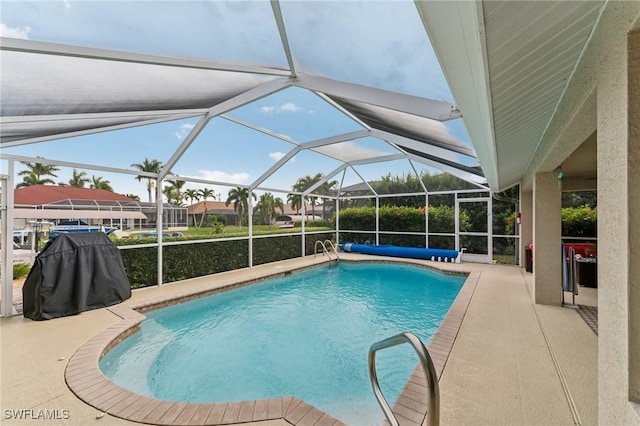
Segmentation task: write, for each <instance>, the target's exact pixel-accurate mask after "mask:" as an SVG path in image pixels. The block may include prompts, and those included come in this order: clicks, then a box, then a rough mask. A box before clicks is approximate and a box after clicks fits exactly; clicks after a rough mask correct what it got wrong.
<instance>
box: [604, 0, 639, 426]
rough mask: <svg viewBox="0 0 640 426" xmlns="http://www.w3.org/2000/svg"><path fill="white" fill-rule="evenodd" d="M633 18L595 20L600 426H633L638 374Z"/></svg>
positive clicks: (634, 8)
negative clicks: (634, 320)
mask: <svg viewBox="0 0 640 426" xmlns="http://www.w3.org/2000/svg"><path fill="white" fill-rule="evenodd" d="M639 14H640V2H610V3H609V5H608V7H607V10H606V11H605V13H604V14H603V16H602V17H601V22H600V25H599V28H598V38H597V41H598V43H597V48H598V68H597V101H598V122H597V126H598V189H599V190H598V328H599V335H598V358H599V362H598V381H599V393H598V408H599V411H598V413H599V414H598V417H599V419H598V420H599V423H600V424H638V423H639V422H640V418H638V414H637V412H636V411H635V410H634V408H633V405H632V404H631V403H630V402H629V399H630V395H631V393H634V392H631V391H632V389H633V387H636V386H637V385H638V383H637V382H634V381H637V374H638V373H637V372H633V373H632V372H631V370H632V369H636V370H637V368H638V366H637V365H635V366H634V365H633V363H632V362H631V358H636V357H637V354H634V356H633V357H630V353H631V352H633V351H636V350H637V348H638V340H637V337H636V338H635V339H634V338H633V337H632V335H631V334H630V333H637V325H632V324H631V321H632V318H634V317H636V318H637V315H638V313H639V312H640V303H638V300H637V292H635V290H637V287H638V282H637V280H638V266H637V264H638V260H637V257H635V258H634V246H636V245H637V238H638V233H640V229H638V218H637V211H638V205H637V203H638V195H637V191H638V186H637V180H636V181H635V182H634V181H633V180H632V179H633V178H634V176H635V178H636V179H637V173H638V168H639V167H640V165H638V161H637V160H636V161H635V164H634V162H633V161H632V159H633V158H634V157H635V158H638V155H639V154H640V151H639V150H640V147H639V146H638V142H637V138H638V136H637V135H635V136H634V135H633V132H634V131H637V126H638V124H637V122H636V123H635V124H631V119H632V115H633V114H637V112H634V111H637V103H638V101H639V100H640V98H639V97H638V93H637V92H638V89H637V88H632V87H631V86H630V83H631V80H629V73H628V71H629V66H630V65H631V66H633V65H632V64H630V62H629V59H630V55H629V54H628V47H631V49H632V50H634V49H635V47H633V46H630V45H629V43H628V40H629V37H628V31H629V30H630V29H631V26H632V24H633V22H634V20H635V19H636V18H637V16H638V15H639ZM634 72H637V70H634ZM634 97H635V99H634ZM634 105H635V106H634ZM634 128H635V129H636V130H634ZM634 212H635V213H634ZM634 241H635V242H634ZM637 249H638V248H637V247H635V250H637ZM635 256H637V251H635ZM633 274H635V276H634V275H633ZM634 292H635V293H636V295H635V296H634ZM633 298H635V300H634V299H633ZM634 346H635V347H634ZM636 362H637V360H636ZM634 376H635V377H636V379H634ZM630 385H631V386H630ZM636 391H637V389H636Z"/></svg>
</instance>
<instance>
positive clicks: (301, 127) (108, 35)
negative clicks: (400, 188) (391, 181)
mask: <svg viewBox="0 0 640 426" xmlns="http://www.w3.org/2000/svg"><path fill="white" fill-rule="evenodd" d="M281 7H282V11H283V15H284V20H285V23H286V25H287V34H288V37H289V40H290V46H291V49H292V51H293V55H294V57H295V61H296V64H297V66H298V68H299V69H300V70H302V72H306V73H311V74H316V75H322V76H326V77H330V78H334V79H338V80H344V81H349V82H353V83H357V84H363V85H368V86H373V87H377V88H382V89H386V90H393V91H398V92H402V93H408V94H412V95H416V96H422V97H427V98H431V99H438V100H443V101H446V102H451V103H454V100H453V99H452V98H451V93H450V91H449V89H448V87H447V84H446V81H445V78H444V76H443V75H442V72H441V70H440V67H439V65H438V62H437V58H436V56H435V54H434V52H433V50H432V49H431V46H430V43H429V40H428V36H427V34H426V33H425V31H424V29H423V27H422V24H421V22H420V19H419V17H418V14H417V13H416V10H415V6H414V4H413V2H412V1H406V0H399V1H366V2H361V1H340V2H339V1H282V2H281ZM0 8H1V9H0V12H1V13H0V32H1V34H2V36H5V37H15V38H23V39H30V40H39V41H48V42H55V43H65V44H76V45H81V46H88V47H98V48H107V49H114V50H126V51H132V52H141V53H150V54H156V55H163V56H178V57H189V58H199V59H206V60H211V61H215V62H222V63H237V64H256V65H266V66H279V67H285V66H286V57H285V55H284V53H283V49H282V45H281V41H280V38H279V36H278V32H277V26H276V24H275V20H274V18H273V13H272V11H271V7H270V5H269V2H268V1H226V2H223V1H106V2H105V1H88V0H83V1H75V0H64V1H62V0H51V1H39V2H30V1H3V2H2V3H1V4H0ZM43 72H46V71H45V70H43ZM227 116H228V117H229V118H231V119H234V120H240V121H242V122H248V123H251V124H253V125H255V126H258V127H261V128H265V129H268V130H269V131H271V132H274V133H277V134H279V135H281V136H282V137H283V138H284V139H285V140H282V139H277V138H274V137H271V136H268V135H265V134H263V133H259V132H256V131H254V130H251V129H248V128H246V127H243V126H241V125H239V124H237V123H235V122H233V121H230V120H227V119H225V118H221V117H217V118H215V119H213V120H211V121H210V122H209V124H208V125H207V127H206V128H205V130H204V131H203V132H202V133H201V134H200V135H199V136H198V138H197V139H196V140H195V141H194V142H193V144H192V145H191V147H190V148H189V150H187V152H186V153H185V155H183V157H182V158H181V159H180V161H179V162H178V163H177V164H176V166H175V167H174V168H173V169H172V172H173V173H174V174H177V175H180V176H189V177H194V178H199V179H210V180H215V181H221V182H228V183H229V185H231V186H232V185H248V184H251V183H252V182H254V181H255V180H256V179H257V178H258V177H259V176H260V175H262V173H263V172H264V171H266V170H267V169H268V168H269V167H271V166H272V165H273V164H274V163H275V162H276V161H278V160H279V159H280V158H282V156H284V155H285V154H286V153H287V152H288V151H289V150H291V149H292V148H293V147H294V145H293V144H292V143H289V142H287V141H286V139H289V140H292V141H297V142H306V141H312V140H315V139H319V138H323V137H327V136H331V135H335V134H340V133H345V132H349V131H353V130H359V129H360V126H359V125H358V124H357V123H355V122H354V121H352V120H351V119H349V118H348V117H346V116H344V115H343V114H342V113H340V112H339V111H337V110H336V109H334V108H333V107H332V106H330V105H329V104H327V103H326V102H325V101H324V100H323V99H321V98H320V97H318V96H317V95H315V94H313V93H311V92H309V91H306V90H304V89H300V88H288V89H285V90H283V91H280V92H277V93H275V94H273V95H271V96H267V97H265V98H262V99H260V100H258V101H256V102H253V103H251V104H248V105H245V106H243V107H240V108H238V109H236V110H233V111H231V112H229V113H228V114H227ZM195 123H196V119H189V120H179V121H172V122H167V123H161V124H155V125H149V126H143V127H137V128H130V129H125V130H119V131H112V132H105V133H99V134H93V135H86V136H81V137H76V138H68V139H64V140H56V141H50V142H43V143H38V144H32V145H26V146H23V147H14V148H9V149H5V150H4V151H5V152H6V153H8V154H16V155H26V156H41V157H45V158H48V159H55V160H66V161H72V162H77V163H83V164H100V165H103V166H109V167H116V168H126V169H130V168H131V164H134V163H141V162H143V161H144V159H145V158H149V159H152V158H153V159H158V160H160V161H161V162H163V163H164V162H166V161H167V160H168V159H169V158H170V156H171V154H172V153H173V152H174V150H175V149H176V148H177V147H178V146H179V145H180V143H181V142H182V140H183V139H184V138H185V136H186V135H187V134H188V133H189V131H190V130H191V129H192V128H193V126H194V124H195ZM434 123H435V124H434V125H435V126H437V129H438V130H439V131H441V132H443V133H445V134H447V135H449V136H452V137H454V138H456V139H458V140H460V141H462V142H464V143H467V144H468V145H470V142H469V137H468V135H467V133H466V130H465V128H464V125H463V123H462V121H461V120H453V121H449V122H446V123H437V122H434ZM393 152H395V150H394V148H393V147H391V146H390V145H388V144H386V143H385V142H383V141H380V140H377V139H374V138H365V139H361V140H357V141H352V142H345V143H341V144H338V145H335V146H332V147H328V148H325V149H324V150H323V153H325V154H330V155H335V156H338V157H339V158H342V159H349V158H354V155H360V156H362V155H375V154H380V153H393ZM340 164H341V162H340V161H338V160H335V159H332V158H330V157H327V156H325V155H322V154H320V153H315V152H307V151H305V152H303V153H301V154H299V155H297V156H296V157H294V158H293V159H292V160H290V161H289V163H287V164H286V165H285V166H283V167H282V168H281V169H279V170H278V171H277V172H276V174H274V175H273V176H271V177H270V178H269V179H267V180H266V181H265V182H264V183H263V186H264V187H266V188H282V189H283V191H285V192H283V193H282V194H277V193H276V194H275V195H276V196H281V197H282V198H286V191H287V190H288V189H290V188H291V186H292V185H293V184H294V183H295V181H296V179H298V178H299V177H302V176H305V175H314V174H316V173H324V174H327V173H329V172H331V171H332V170H334V169H335V168H336V167H338V166H339V165H340ZM0 166H2V168H3V169H5V168H6V161H2V162H0ZM21 168H22V166H21V165H19V164H17V165H16V169H17V170H16V171H19V170H21ZM418 169H419V170H418V172H420V171H422V170H428V171H431V172H434V170H433V169H428V168H426V167H424V166H420V165H418ZM410 170H411V169H410V167H409V165H408V163H407V162H404V161H403V162H393V163H381V164H376V165H368V166H362V167H359V168H358V173H360V176H362V177H363V178H364V179H367V180H374V179H377V178H379V177H380V176H382V175H385V174H387V173H391V174H393V175H401V174H403V173H407V172H409V171H410ZM86 171H87V174H88V175H89V176H92V175H96V176H101V177H103V178H104V179H106V180H108V181H109V182H110V183H111V186H112V187H113V188H114V190H115V191H116V192H119V193H123V194H127V193H133V194H137V195H139V196H140V197H141V199H142V200H146V199H147V195H146V185H145V183H144V181H142V182H139V181H137V180H136V179H135V178H134V176H130V175H119V174H113V173H106V172H103V171H91V170H86ZM57 174H58V177H56V178H54V180H55V181H56V183H57V182H67V181H68V180H69V178H70V177H71V174H72V169H70V168H60V170H59V172H58V173H57ZM334 179H336V180H338V181H342V184H343V185H345V186H346V185H350V184H353V183H358V182H360V181H361V180H360V177H359V176H358V175H356V174H355V173H354V172H349V173H348V174H346V175H345V176H344V178H343V176H342V175H340V176H336V177H335V178H334ZM343 179H344V180H343ZM17 180H18V179H17ZM203 187H207V188H211V189H213V190H214V193H216V194H220V196H221V198H222V200H225V199H226V195H227V192H228V190H229V189H230V188H229V187H226V186H221V185H213V184H211V185H203V184H197V183H188V184H187V185H186V188H203Z"/></svg>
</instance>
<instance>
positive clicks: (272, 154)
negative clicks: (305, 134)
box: [269, 151, 296, 164]
mask: <svg viewBox="0 0 640 426" xmlns="http://www.w3.org/2000/svg"><path fill="white" fill-rule="evenodd" d="M285 155H287V154H285V153H284V152H280V151H276V152H270V153H269V158H271V159H272V160H273V161H280V159H282V157H284V156H285ZM295 162H296V157H293V158H290V159H289V161H288V163H289V164H293V163H295Z"/></svg>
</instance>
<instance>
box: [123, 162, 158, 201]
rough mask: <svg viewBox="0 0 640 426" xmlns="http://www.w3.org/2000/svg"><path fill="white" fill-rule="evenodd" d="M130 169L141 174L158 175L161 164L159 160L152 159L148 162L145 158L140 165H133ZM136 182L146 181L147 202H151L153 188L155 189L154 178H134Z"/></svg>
mask: <svg viewBox="0 0 640 426" xmlns="http://www.w3.org/2000/svg"><path fill="white" fill-rule="evenodd" d="M131 167H133V168H135V169H138V170H140V171H141V172H150V173H159V172H160V169H161V168H162V163H161V162H160V161H159V160H156V159H153V160H149V159H147V158H146V157H145V159H144V161H143V162H142V163H133V164H132V165H131ZM136 179H137V180H138V181H141V180H142V179H147V193H148V194H149V202H150V203H152V202H153V197H152V194H153V188H155V180H154V178H151V177H147V176H136Z"/></svg>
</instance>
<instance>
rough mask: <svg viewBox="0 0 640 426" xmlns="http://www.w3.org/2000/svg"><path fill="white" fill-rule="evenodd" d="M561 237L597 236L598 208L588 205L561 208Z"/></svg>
mask: <svg viewBox="0 0 640 426" xmlns="http://www.w3.org/2000/svg"><path fill="white" fill-rule="evenodd" d="M562 236H563V237H597V236H598V210H597V209H594V208H591V207H589V206H586V205H584V206H581V207H565V208H563V209H562Z"/></svg>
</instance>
